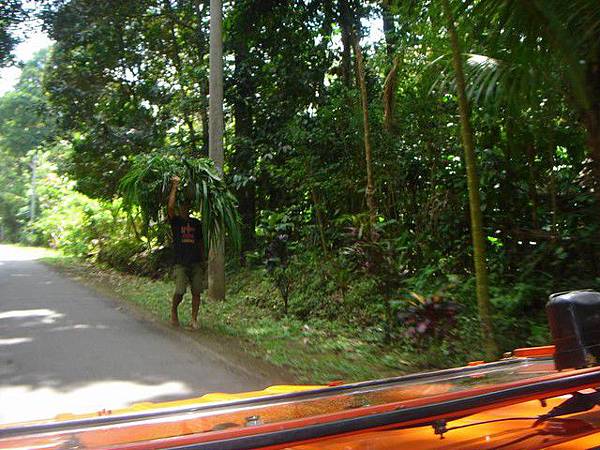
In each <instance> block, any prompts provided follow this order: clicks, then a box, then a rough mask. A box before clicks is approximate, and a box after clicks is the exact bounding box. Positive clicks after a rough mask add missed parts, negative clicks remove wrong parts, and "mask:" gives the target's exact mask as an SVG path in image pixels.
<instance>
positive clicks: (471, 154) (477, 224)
mask: <svg viewBox="0 0 600 450" xmlns="http://www.w3.org/2000/svg"><path fill="white" fill-rule="evenodd" d="M442 7H443V12H444V16H445V17H446V22H447V29H448V37H449V38H450V45H451V48H452V63H453V67H454V77H455V80H456V94H457V97H458V107H459V113H460V132H461V139H462V144H463V148H464V151H465V168H466V171H467V185H468V189H469V209H470V213H471V237H472V241H473V262H474V265H475V279H476V290H477V305H478V309H479V319H480V321H481V331H482V335H483V341H484V346H485V353H486V356H487V357H488V358H490V359H491V358H493V357H495V356H497V353H498V347H497V345H496V341H495V340H494V334H493V327H492V318H491V312H490V310H491V306H490V292H489V283H488V273H487V266H486V261H485V240H484V235H483V224H482V222H483V220H482V214H481V201H480V198H479V177H478V175H477V158H476V157H475V148H474V144H473V130H472V129H471V122H470V120H469V105H468V101H467V94H466V87H465V75H464V71H463V63H462V56H461V51H460V44H459V41H458V33H457V31H456V26H455V24H454V16H453V14H452V11H451V9H450V5H449V3H448V0H442Z"/></svg>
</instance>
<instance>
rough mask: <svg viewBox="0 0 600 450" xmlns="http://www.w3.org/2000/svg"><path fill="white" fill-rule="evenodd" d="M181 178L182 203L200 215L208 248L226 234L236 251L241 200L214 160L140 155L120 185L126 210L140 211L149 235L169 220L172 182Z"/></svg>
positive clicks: (238, 242)
mask: <svg viewBox="0 0 600 450" xmlns="http://www.w3.org/2000/svg"><path fill="white" fill-rule="evenodd" d="M175 175H177V176H178V177H180V178H181V184H180V188H179V189H180V190H179V192H178V196H177V199H178V202H183V201H185V202H186V203H189V204H191V206H192V211H195V212H197V213H199V214H200V216H201V219H202V223H203V237H204V242H205V246H206V248H208V247H209V246H210V245H214V244H216V243H217V242H218V241H219V239H221V238H222V236H223V235H225V237H226V238H228V240H229V241H230V243H231V244H232V246H233V247H234V249H235V250H236V251H239V249H240V247H241V232H240V216H239V213H238V211H237V200H236V198H235V196H234V195H233V194H232V193H231V192H230V191H229V190H228V188H227V186H226V184H225V182H224V181H223V179H222V178H221V177H220V176H219V175H217V172H216V170H215V168H214V165H213V163H212V161H210V160H209V159H206V158H198V159H186V160H182V159H181V158H178V157H175V156H173V155H167V156H165V155H138V156H136V157H135V158H134V159H133V161H132V165H131V169H130V170H129V172H128V173H127V174H126V175H125V176H124V177H123V178H122V180H121V182H120V184H119V193H120V195H121V196H122V197H123V203H122V207H123V209H124V210H125V211H126V212H127V213H128V214H130V215H131V214H133V213H134V212H135V211H137V210H139V212H140V213H141V216H142V219H143V223H144V230H143V232H144V234H147V232H148V229H149V227H150V226H151V225H152V224H153V223H158V222H160V221H163V220H164V219H165V207H166V204H167V200H168V196H169V191H170V188H171V179H172V177H173V176H175Z"/></svg>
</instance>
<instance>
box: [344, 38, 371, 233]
mask: <svg viewBox="0 0 600 450" xmlns="http://www.w3.org/2000/svg"><path fill="white" fill-rule="evenodd" d="M350 38H351V40H352V45H353V47H354V54H355V56H356V83H357V84H358V86H359V88H360V99H361V103H362V111H363V136H364V142H365V163H366V166H367V190H366V192H365V195H366V200H367V209H368V210H369V227H370V230H369V232H370V233H372V232H373V228H374V227H375V222H376V220H377V207H376V205H375V185H374V183H373V165H372V162H371V160H372V158H371V155H372V151H371V133H370V129H369V99H368V97H367V84H366V82H365V62H364V60H363V54H362V49H361V48H360V42H359V41H358V38H357V36H356V34H355V33H354V31H352V32H351V33H350Z"/></svg>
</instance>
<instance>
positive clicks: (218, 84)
mask: <svg viewBox="0 0 600 450" xmlns="http://www.w3.org/2000/svg"><path fill="white" fill-rule="evenodd" d="M209 61H210V77H209V95H210V99H209V124H208V129H209V144H208V146H209V148H208V154H209V157H210V158H211V159H212V160H213V161H214V162H215V166H216V168H217V170H218V172H219V174H220V175H221V176H222V175H223V162H224V155H223V3H222V0H210V57H209ZM208 295H209V297H210V298H211V299H213V300H223V299H224V298H225V243H224V239H223V238H222V237H221V239H220V242H219V243H217V244H215V245H214V246H212V247H211V249H210V251H209V256H208Z"/></svg>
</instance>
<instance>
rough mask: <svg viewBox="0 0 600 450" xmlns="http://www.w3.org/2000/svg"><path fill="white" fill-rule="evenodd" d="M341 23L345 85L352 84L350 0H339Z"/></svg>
mask: <svg viewBox="0 0 600 450" xmlns="http://www.w3.org/2000/svg"><path fill="white" fill-rule="evenodd" d="M339 23H340V28H341V30H342V67H341V69H342V79H343V80H344V86H346V87H347V88H349V87H350V86H352V58H351V55H352V53H351V48H352V40H351V34H352V13H351V11H350V5H349V4H348V0H339Z"/></svg>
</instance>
